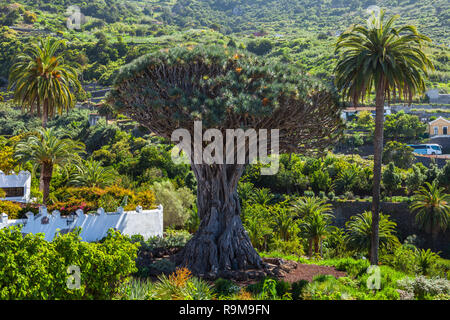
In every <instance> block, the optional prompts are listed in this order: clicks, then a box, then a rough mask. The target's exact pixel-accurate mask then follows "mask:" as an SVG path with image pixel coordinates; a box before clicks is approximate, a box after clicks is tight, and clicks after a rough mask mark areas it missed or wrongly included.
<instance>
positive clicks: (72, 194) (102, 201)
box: [48, 186, 165, 215]
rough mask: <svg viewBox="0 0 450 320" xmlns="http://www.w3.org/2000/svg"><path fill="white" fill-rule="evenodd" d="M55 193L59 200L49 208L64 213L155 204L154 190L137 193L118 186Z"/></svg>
mask: <svg viewBox="0 0 450 320" xmlns="http://www.w3.org/2000/svg"><path fill="white" fill-rule="evenodd" d="M53 195H54V196H55V198H57V199H58V201H55V202H54V203H53V204H52V205H49V206H48V209H49V210H50V211H52V210H59V211H60V212H61V214H63V215H64V214H70V213H73V212H75V211H76V210H77V209H82V210H83V211H84V212H89V211H96V210H97V209H98V208H100V207H102V208H103V209H105V211H106V212H114V211H116V209H117V207H119V206H123V207H124V209H125V210H135V209H136V207H137V206H138V205H140V206H142V207H143V209H151V208H153V207H154V206H155V195H154V193H153V191H151V190H144V191H141V192H138V193H135V192H134V191H132V190H129V189H125V188H122V187H118V186H111V187H106V188H104V189H102V188H98V187H81V188H66V189H62V190H58V191H57V192H55V193H54V194H53ZM164 213H165V212H164Z"/></svg>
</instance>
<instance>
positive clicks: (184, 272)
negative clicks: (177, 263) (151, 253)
mask: <svg viewBox="0 0 450 320" xmlns="http://www.w3.org/2000/svg"><path fill="white" fill-rule="evenodd" d="M158 280H159V282H158V283H157V284H156V285H155V290H154V294H153V298H154V299H158V300H211V299H212V298H214V293H213V289H212V287H211V286H210V285H209V284H208V283H207V282H205V281H203V280H201V279H198V278H196V277H192V275H191V272H190V271H189V270H188V269H186V268H180V269H177V271H176V272H174V273H172V274H171V275H169V276H166V275H161V276H159V277H158Z"/></svg>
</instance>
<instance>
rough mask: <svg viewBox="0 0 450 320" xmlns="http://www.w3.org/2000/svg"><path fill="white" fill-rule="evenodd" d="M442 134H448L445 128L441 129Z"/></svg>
mask: <svg viewBox="0 0 450 320" xmlns="http://www.w3.org/2000/svg"><path fill="white" fill-rule="evenodd" d="M442 134H445V135H447V134H448V128H447V127H442Z"/></svg>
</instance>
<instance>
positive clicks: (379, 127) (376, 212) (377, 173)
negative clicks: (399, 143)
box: [370, 78, 385, 265]
mask: <svg viewBox="0 0 450 320" xmlns="http://www.w3.org/2000/svg"><path fill="white" fill-rule="evenodd" d="M384 82H385V81H384V79H383V78H381V79H380V81H379V83H378V85H377V91H376V102H375V104H376V115H375V137H374V159H373V193H372V235H371V245H370V263H371V264H372V265H377V264H378V246H379V242H380V239H379V234H378V233H379V232H378V230H379V221H380V185H381V157H382V154H383V124H384V100H385V92H384Z"/></svg>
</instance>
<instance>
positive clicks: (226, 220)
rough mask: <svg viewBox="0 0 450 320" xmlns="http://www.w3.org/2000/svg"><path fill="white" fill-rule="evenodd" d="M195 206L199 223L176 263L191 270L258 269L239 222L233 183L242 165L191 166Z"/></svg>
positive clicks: (251, 248)
mask: <svg viewBox="0 0 450 320" xmlns="http://www.w3.org/2000/svg"><path fill="white" fill-rule="evenodd" d="M192 169H193V171H194V173H195V175H196V177H197V181H198V189H197V207H198V215H199V217H200V220H201V223H200V226H199V229H198V231H197V232H196V234H195V235H194V237H193V238H192V239H191V240H190V241H189V242H188V243H187V244H186V246H185V248H184V249H183V250H182V252H181V253H180V257H179V262H180V265H182V266H186V267H187V268H189V270H191V271H192V272H194V273H197V274H206V273H213V274H217V273H218V272H219V271H223V270H245V269H249V268H261V267H262V260H261V258H260V256H259V255H258V253H257V252H256V250H255V249H254V248H253V246H252V244H251V242H250V238H249V237H248V235H247V232H246V231H245V229H244V227H243V225H242V221H241V217H240V214H241V208H240V203H239V197H238V195H237V184H238V181H239V178H240V177H241V175H242V173H243V171H244V165H225V164H223V165H220V164H215V165H207V164H202V165H195V164H192Z"/></svg>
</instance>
